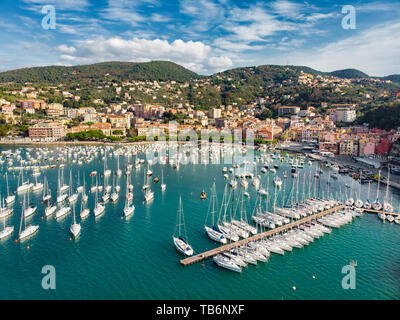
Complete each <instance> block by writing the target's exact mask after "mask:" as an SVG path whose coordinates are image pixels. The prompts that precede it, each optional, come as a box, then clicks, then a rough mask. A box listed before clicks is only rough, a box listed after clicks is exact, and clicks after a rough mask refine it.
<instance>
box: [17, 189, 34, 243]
mask: <svg viewBox="0 0 400 320" xmlns="http://www.w3.org/2000/svg"><path fill="white" fill-rule="evenodd" d="M23 225H24V228H23V227H22V226H23ZM38 230H39V226H35V225H29V226H27V225H26V215H25V195H24V202H23V205H22V214H21V222H20V226H19V235H18V239H19V240H20V241H21V240H24V239H26V238H28V237H30V236H32V235H33V234H34V233H35V232H37V231H38Z"/></svg>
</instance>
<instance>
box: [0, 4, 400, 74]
mask: <svg viewBox="0 0 400 320" xmlns="http://www.w3.org/2000/svg"><path fill="white" fill-rule="evenodd" d="M346 5H350V6H353V7H354V9H355V15H354V17H355V19H353V20H348V19H347V17H348V14H349V11H345V12H344V13H343V11H342V10H343V7H344V6H346ZM49 6H52V7H49ZM46 8H54V13H55V14H54V16H55V20H54V19H49V15H47V14H48V13H49V11H46V10H44V11H42V10H43V9H46ZM343 20H345V21H344V22H345V24H346V23H347V24H349V23H350V22H355V23H354V24H353V27H354V28H343ZM50 22H52V23H53V24H52V25H50ZM49 26H50V28H49ZM0 31H1V32H0V71H6V70H12V69H18V68H23V67H33V66H48V65H66V66H70V65H80V64H91V63H97V62H103V61H132V62H146V61H152V60H168V61H173V62H175V63H178V64H180V65H182V66H184V67H186V68H189V69H190V70H192V71H195V72H197V73H199V74H205V75H208V74H213V73H216V72H220V71H223V70H227V69H231V68H235V67H245V66H256V65H264V64H279V65H304V66H309V67H312V68H315V69H317V70H320V71H334V70H338V69H345V68H356V69H359V70H361V71H363V72H366V73H367V74H369V75H371V76H385V75H390V74H400V40H399V39H400V0H396V1H387V0H345V1H342V0H337V1H330V0H318V1H311V0H310V1H297V0H273V1H257V0H254V1H253V0H252V1H243V0H13V1H11V0H0Z"/></svg>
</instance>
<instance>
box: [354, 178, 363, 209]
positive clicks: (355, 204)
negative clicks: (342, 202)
mask: <svg viewBox="0 0 400 320" xmlns="http://www.w3.org/2000/svg"><path fill="white" fill-rule="evenodd" d="M361 174H362V171H360V178H359V179H360V183H359V190H358V198H357V200H356V202H355V203H354V206H355V207H356V208H359V209H360V208H362V207H363V205H364V202H363V201H362V200H361V179H362V177H361Z"/></svg>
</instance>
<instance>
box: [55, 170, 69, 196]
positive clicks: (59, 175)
mask: <svg viewBox="0 0 400 320" xmlns="http://www.w3.org/2000/svg"><path fill="white" fill-rule="evenodd" d="M60 172H61V168H60V169H58V181H57V184H58V187H57V203H58V204H60V203H62V202H64V201H65V200H66V199H67V198H68V195H67V194H64V191H63V190H68V188H65V187H64V188H63V186H62V180H61V179H62V176H61V174H60Z"/></svg>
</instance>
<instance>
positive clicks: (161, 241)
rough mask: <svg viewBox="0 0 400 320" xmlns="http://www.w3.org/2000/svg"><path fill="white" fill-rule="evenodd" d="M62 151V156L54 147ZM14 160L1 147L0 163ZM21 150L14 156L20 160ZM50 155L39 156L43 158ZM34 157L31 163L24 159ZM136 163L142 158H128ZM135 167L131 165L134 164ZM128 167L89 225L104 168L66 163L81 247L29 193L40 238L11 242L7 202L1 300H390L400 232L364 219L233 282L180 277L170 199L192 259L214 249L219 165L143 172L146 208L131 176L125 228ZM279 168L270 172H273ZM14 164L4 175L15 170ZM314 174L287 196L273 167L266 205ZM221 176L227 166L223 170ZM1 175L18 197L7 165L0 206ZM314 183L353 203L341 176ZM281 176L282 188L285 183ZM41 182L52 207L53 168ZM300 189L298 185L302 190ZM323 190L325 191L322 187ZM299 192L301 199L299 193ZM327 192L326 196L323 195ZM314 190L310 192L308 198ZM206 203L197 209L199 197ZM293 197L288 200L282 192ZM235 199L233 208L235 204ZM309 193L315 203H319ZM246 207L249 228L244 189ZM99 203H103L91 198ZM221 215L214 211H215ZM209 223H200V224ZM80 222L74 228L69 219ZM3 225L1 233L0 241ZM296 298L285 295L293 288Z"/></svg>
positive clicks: (284, 168) (187, 273)
mask: <svg viewBox="0 0 400 320" xmlns="http://www.w3.org/2000/svg"><path fill="white" fill-rule="evenodd" d="M59 148H60V147H59ZM9 149H11V150H12V151H13V152H14V151H15V150H16V149H17V148H9V147H3V148H1V151H5V150H9ZM19 149H21V150H22V151H21V155H22V157H23V155H24V154H25V149H24V148H23V147H21V148H19ZM55 149H57V148H56V147H54V148H53V149H52V148H49V150H50V152H52V150H55ZM30 152H31V153H35V152H36V151H35V150H33V151H30ZM138 157H139V158H142V159H145V155H144V154H138ZM133 160H134V158H130V161H131V162H132V161H133ZM127 161H128V158H127V157H125V156H121V157H120V168H121V169H122V170H123V175H122V176H121V177H120V178H118V179H116V181H118V183H119V185H120V186H121V190H120V192H119V195H120V199H119V201H118V202H117V203H116V204H113V203H111V201H109V202H108V203H107V204H106V205H105V206H106V212H105V214H104V215H103V216H101V217H99V218H96V219H95V218H94V216H93V207H94V202H95V200H94V194H91V193H90V186H91V184H92V183H94V181H92V179H91V177H90V173H91V172H93V171H97V172H98V173H99V177H100V180H99V184H103V177H102V173H103V170H104V161H103V160H102V159H101V157H96V158H95V160H94V161H93V162H91V163H83V164H82V165H77V164H76V163H72V162H71V161H70V159H65V168H64V181H65V182H66V183H67V184H69V172H70V170H71V171H72V177H73V179H72V180H73V183H72V184H73V186H74V188H75V189H76V184H77V179H78V175H79V181H80V184H81V185H82V182H83V176H84V177H85V181H86V190H87V191H86V192H87V194H88V196H89V202H88V203H89V208H90V209H91V215H90V217H89V218H88V219H86V220H85V221H81V222H80V223H81V227H82V232H81V235H80V236H79V238H77V239H75V240H71V235H70V226H71V223H72V213H71V214H69V215H68V216H66V217H65V218H63V219H61V220H56V219H55V218H54V216H53V217H50V218H44V205H43V204H42V203H41V200H42V193H41V192H40V193H38V194H36V195H35V194H34V193H32V192H31V193H30V204H31V205H37V206H38V210H37V212H36V213H35V214H34V215H33V216H32V217H31V218H28V219H27V223H28V224H35V225H39V230H38V232H37V233H36V234H35V235H34V236H33V237H32V238H30V239H28V240H26V241H23V242H19V241H18V242H16V241H15V240H16V239H17V237H18V231H19V227H20V220H21V206H22V201H23V196H21V195H18V194H16V202H15V204H14V205H13V208H14V213H13V215H12V216H11V217H9V218H8V219H6V224H7V226H14V233H13V235H12V236H11V237H10V238H8V239H5V240H3V241H1V242H0V261H1V262H0V263H1V267H0V299H177V300H178V299H179V300H180V299H244V300H245V299H262V300H265V299H277V300H281V299H285V300H286V299H400V245H399V244H400V225H398V224H394V223H388V222H385V223H382V221H381V220H379V219H378V217H377V215H375V214H369V213H365V214H364V215H363V216H362V217H359V218H356V219H355V220H354V221H353V223H351V224H348V225H345V226H344V227H342V228H339V229H334V230H332V233H331V234H328V235H325V236H323V237H321V238H320V239H316V240H315V241H314V242H313V243H310V245H308V246H305V247H304V248H302V249H294V250H293V252H290V253H288V252H286V253H285V255H284V256H280V255H276V254H271V257H270V259H269V262H268V263H263V262H259V263H258V264H257V266H251V265H249V266H248V267H247V268H244V269H243V271H242V272H241V273H234V272H230V271H227V270H224V269H221V268H219V267H218V266H216V265H215V264H214V263H213V262H212V259H210V260H207V261H203V262H200V263H198V264H195V265H191V266H188V267H183V266H182V265H181V264H180V259H182V258H183V256H182V255H180V254H179V253H178V252H177V250H176V249H175V247H174V245H173V241H172V235H173V232H174V229H175V224H176V214H177V209H178V205H179V196H181V197H182V204H183V211H184V214H185V223H186V229H187V234H188V239H189V243H190V244H191V246H192V247H193V249H194V251H195V254H197V253H200V252H203V251H207V250H210V249H212V248H216V247H217V246H218V244H217V243H215V242H212V241H211V240H210V239H209V238H208V237H207V235H206V233H205V231H204V225H205V223H208V224H209V223H210V220H209V221H208V222H206V216H207V212H208V206H209V198H210V197H209V196H210V188H211V187H212V184H213V183H214V182H215V184H216V191H217V196H218V200H219V204H220V203H221V199H222V195H223V191H224V187H225V184H226V183H228V182H229V180H225V179H224V177H223V173H222V168H223V167H224V166H226V165H224V164H208V165H204V164H186V165H180V166H179V169H175V168H173V166H171V165H169V164H166V165H161V164H154V165H152V166H151V170H152V171H153V176H152V178H151V189H152V191H154V200H153V201H152V202H150V203H147V204H146V203H144V193H143V191H142V186H143V184H144V176H145V172H146V171H147V164H142V165H141V166H140V169H135V167H133V169H132V175H131V182H132V184H133V186H134V190H133V194H134V201H133V203H134V205H135V208H136V209H135V212H134V215H133V216H131V217H130V218H127V219H126V218H123V208H124V202H125V201H124V199H125V190H126V176H125V174H124V173H125V168H126V165H127ZM276 163H277V164H278V160H277V162H276ZM18 165H19V164H18V163H14V166H18ZM318 166H319V165H318V163H317V162H313V163H312V165H310V164H308V163H307V161H306V163H305V165H304V168H303V169H298V174H299V176H298V179H299V183H298V185H299V192H297V190H293V188H292V187H293V185H294V184H293V179H294V178H293V177H292V175H291V172H290V168H291V166H290V164H288V163H287V162H284V163H280V162H279V169H277V173H276V175H277V176H279V177H281V179H282V180H283V184H284V186H283V188H282V189H281V190H280V191H276V192H278V193H277V197H276V203H277V206H279V205H280V204H281V202H282V195H284V201H285V202H287V201H288V199H290V197H292V195H291V194H293V197H296V196H297V197H299V198H301V196H302V194H303V193H304V194H307V193H308V192H309V191H310V190H311V192H313V188H314V187H313V188H308V181H310V180H309V177H310V176H314V174H315V173H316V172H317V170H318V168H319V167H318ZM107 168H108V169H111V170H112V172H113V173H112V175H111V176H110V178H109V183H108V184H109V185H112V182H113V177H114V173H115V170H116V169H117V158H116V157H115V156H113V157H109V158H107ZM228 168H229V166H228ZM261 168H262V163H259V166H258V170H257V174H260V176H261V186H262V187H263V188H265V189H267V186H266V182H267V176H269V186H268V189H269V193H270V197H269V199H268V205H269V209H271V206H272V201H273V198H274V197H273V194H274V190H276V189H275V188H274V186H273V178H274V176H275V174H273V173H272V172H270V171H268V173H261V171H260V169H261ZM162 169H163V174H164V183H165V184H166V185H167V187H166V190H165V191H163V192H162V191H161V190H160V184H161V181H160V182H159V183H157V184H156V183H154V182H153V179H154V178H155V177H160V179H161V171H162ZM6 172H7V173H8V180H9V190H10V192H14V191H15V190H16V189H17V187H18V176H19V174H20V172H19V171H13V170H7V163H4V164H3V165H2V167H1V176H0V180H1V184H0V191H1V195H2V198H3V197H5V196H6V195H7V188H6V180H5V173H6ZM322 172H323V173H322V174H321V177H320V179H319V181H318V188H315V189H318V191H319V196H324V197H328V196H332V197H339V198H340V197H341V199H339V200H342V201H343V199H345V198H346V197H347V196H348V194H349V193H350V192H351V190H350V188H347V187H346V184H347V185H351V184H352V185H353V191H352V192H353V193H354V195H353V196H354V198H356V197H357V195H358V193H359V184H358V182H357V181H354V182H352V181H351V180H352V178H351V177H349V176H344V175H339V176H338V179H337V180H333V179H331V178H329V176H330V173H329V172H331V173H332V170H331V169H329V168H322ZM284 174H287V179H284V178H283V175H284ZM24 176H25V178H26V179H29V181H30V182H34V181H35V180H34V178H33V177H32V171H29V170H27V171H26V172H24ZM44 176H46V179H47V180H48V183H49V187H50V189H51V193H52V197H53V199H55V198H56V196H57V183H58V165H57V166H56V168H53V169H50V168H49V169H47V170H43V171H41V175H40V176H39V177H38V179H39V180H40V181H41V182H43V178H44ZM304 177H305V178H304ZM328 180H329V182H330V183H329V185H328V184H327V182H328ZM303 181H305V183H304V185H305V190H304V192H303V189H302V188H303ZM328 186H329V190H328ZM367 188H368V184H364V185H362V186H361V199H363V200H366V198H367ZM376 188H377V185H376V184H371V186H370V201H371V202H372V201H374V200H375V195H376ZM315 189H314V190H315ZM203 190H204V191H205V192H206V193H207V196H208V198H207V200H201V199H200V193H201V192H202V191H203ZM292 190H293V192H292ZM239 191H240V184H239V183H238V192H236V193H235V195H234V197H235V201H238V200H239V199H238V196H239ZM318 191H317V192H318ZM248 192H249V194H250V198H249V199H246V201H245V207H246V211H247V216H248V221H251V219H250V215H251V214H252V211H253V208H254V203H255V201H256V198H257V192H256V191H255V190H254V188H253V187H252V185H251V181H249V187H248ZM384 196H385V186H383V185H381V199H383V197H384ZM99 198H101V193H100V194H99ZM399 199H400V196H399V194H398V192H397V191H396V190H390V200H391V202H392V203H393V205H394V207H395V210H394V211H395V212H399V209H398V208H399ZM80 203H81V201H80V197H79V200H78V202H77V203H76V204H75V208H76V213H77V216H79V212H80ZM217 212H219V207H218V209H217ZM209 218H210V217H209ZM78 221H79V218H78ZM2 228H3V221H0V230H2ZM351 261H357V266H356V267H355V270H356V289H354V290H352V289H348V290H345V289H343V287H342V279H343V277H344V276H345V274H342V268H343V267H344V266H346V265H349V264H350V262H351ZM47 265H51V266H54V268H55V270H56V289H55V290H45V289H43V288H42V278H43V277H44V276H45V275H44V274H42V268H43V267H44V266H47ZM294 286H295V287H296V290H293V287H294Z"/></svg>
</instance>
